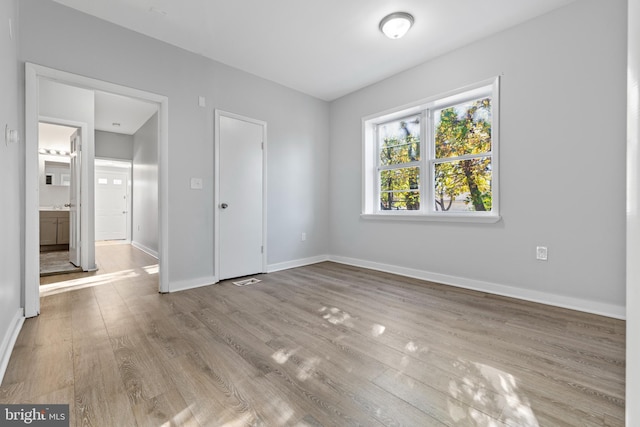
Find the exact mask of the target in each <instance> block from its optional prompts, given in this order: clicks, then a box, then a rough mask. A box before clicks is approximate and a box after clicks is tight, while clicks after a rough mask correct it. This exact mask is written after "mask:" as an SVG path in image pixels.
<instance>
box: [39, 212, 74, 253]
mask: <svg viewBox="0 0 640 427" xmlns="http://www.w3.org/2000/svg"><path fill="white" fill-rule="evenodd" d="M68 244H69V211H40V246H46V245H68Z"/></svg>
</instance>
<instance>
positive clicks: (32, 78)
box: [24, 62, 170, 317]
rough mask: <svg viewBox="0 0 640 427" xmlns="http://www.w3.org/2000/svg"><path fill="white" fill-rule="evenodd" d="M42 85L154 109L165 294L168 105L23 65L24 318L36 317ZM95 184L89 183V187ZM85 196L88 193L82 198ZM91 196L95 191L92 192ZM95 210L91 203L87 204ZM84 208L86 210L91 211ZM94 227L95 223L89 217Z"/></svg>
mask: <svg viewBox="0 0 640 427" xmlns="http://www.w3.org/2000/svg"><path fill="white" fill-rule="evenodd" d="M40 79H48V80H53V81H57V82H59V83H63V84H66V85H69V86H75V87H81V88H85V89H89V90H100V91H104V92H110V93H113V94H117V95H123V96H128V97H131V98H138V99H142V100H145V101H149V102H154V103H156V104H158V122H159V126H158V127H159V129H160V134H159V138H158V205H159V215H158V246H159V254H160V257H159V260H158V262H159V276H160V280H159V282H160V284H159V291H160V292H169V290H170V289H169V271H168V269H169V245H168V239H169V221H168V219H169V212H168V191H169V176H168V175H169V174H168V164H169V162H168V153H169V132H168V130H169V127H168V118H169V99H168V98H167V97H166V96H162V95H157V94H154V93H151V92H145V91H142V90H138V89H133V88H129V87H126V86H120V85H117V84H114V83H108V82H105V81H102V80H97V79H92V78H89V77H84V76H80V75H77V74H72V73H68V72H65V71H59V70H55V69H53V68H49V67H44V66H42V65H36V64H32V63H29V62H27V63H26V64H25V223H24V232H25V236H24V238H25V241H24V298H25V299H24V306H25V307H24V308H25V316H26V317H34V316H37V315H38V314H39V313H40V290H39V286H40V267H39V258H40V256H39V255H40V248H39V246H40V244H39V233H40V231H39V200H38V190H39V185H38V184H39V180H38V121H39V119H40V118H39V116H38V111H39V91H38V86H39V84H38V82H39V80H40ZM88 148H89V150H86V151H85V153H86V156H85V159H84V160H85V163H86V164H87V168H88V170H87V173H89V174H93V173H94V171H93V168H94V162H93V157H94V152H93V148H94V147H88ZM92 181H93V180H92V179H91V180H90V182H92ZM86 193H89V192H86ZM91 195H93V191H91ZM84 203H85V204H87V205H89V206H90V208H91V209H89V212H90V211H91V210H92V208H93V200H85V201H84ZM89 206H87V208H89ZM89 218H90V220H91V221H92V223H93V219H92V218H91V217H89Z"/></svg>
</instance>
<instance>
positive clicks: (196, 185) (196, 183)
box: [191, 178, 202, 190]
mask: <svg viewBox="0 0 640 427" xmlns="http://www.w3.org/2000/svg"><path fill="white" fill-rule="evenodd" d="M191 189H192V190H202V178H191Z"/></svg>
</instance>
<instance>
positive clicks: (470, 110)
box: [434, 98, 491, 159]
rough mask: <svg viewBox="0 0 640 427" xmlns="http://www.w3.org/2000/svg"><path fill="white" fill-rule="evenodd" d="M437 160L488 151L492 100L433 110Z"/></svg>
mask: <svg viewBox="0 0 640 427" xmlns="http://www.w3.org/2000/svg"><path fill="white" fill-rule="evenodd" d="M434 131H435V137H434V140H435V149H436V158H438V159H441V158H446V157H457V156H463V155H465V154H482V153H488V152H490V151H491V98H483V99H476V100H474V101H469V102H465V103H462V104H458V105H454V106H452V107H448V108H444V109H440V110H435V111H434Z"/></svg>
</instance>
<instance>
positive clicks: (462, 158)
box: [363, 78, 499, 221]
mask: <svg viewBox="0 0 640 427" xmlns="http://www.w3.org/2000/svg"><path fill="white" fill-rule="evenodd" d="M498 100H499V98H498V79H497V78H496V79H495V80H492V81H490V82H483V83H481V84H478V85H475V86H473V87H470V88H465V89H464V90H460V91H456V92H454V93H451V94H447V95H445V96H440V97H437V98H432V99H429V100H424V101H421V102H418V103H416V104H414V105H411V106H407V107H403V108H400V109H397V110H394V111H390V112H387V113H383V114H377V115H375V116H372V117H369V118H365V119H363V135H364V138H363V139H364V150H363V151H364V156H365V157H364V173H365V176H364V194H363V214H364V216H365V217H369V216H373V217H377V218H383V217H384V218H394V217H395V218H409V219H448V220H472V221H475V220H478V221H482V220H486V221H496V220H497V219H498V218H499V216H498V191H497V188H498V180H497V177H498V156H497V152H498V150H497V149H498V126H497V125H498Z"/></svg>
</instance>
